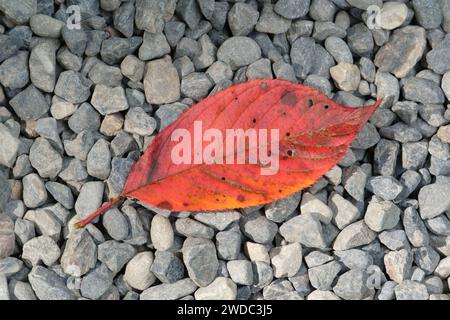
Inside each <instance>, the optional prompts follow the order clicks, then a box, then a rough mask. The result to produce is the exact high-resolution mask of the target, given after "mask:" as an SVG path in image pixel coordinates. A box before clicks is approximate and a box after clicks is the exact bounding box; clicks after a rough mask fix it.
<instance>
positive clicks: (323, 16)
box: [309, 0, 337, 23]
mask: <svg viewBox="0 0 450 320" xmlns="http://www.w3.org/2000/svg"><path fill="white" fill-rule="evenodd" d="M336 9H337V8H336V6H335V5H334V3H333V2H332V1H330V0H312V1H311V6H310V8H309V16H310V17H311V18H312V19H314V20H315V21H316V23H317V22H319V23H320V22H321V21H333V19H334V15H335V13H336Z"/></svg>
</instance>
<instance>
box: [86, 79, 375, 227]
mask: <svg viewBox="0 0 450 320" xmlns="http://www.w3.org/2000/svg"><path fill="white" fill-rule="evenodd" d="M380 102H381V101H377V103H375V104H374V105H372V106H368V107H358V108H350V107H345V106H343V105H340V104H338V103H336V102H334V101H333V100H330V99H329V98H328V97H326V96H325V95H324V94H322V93H320V92H319V91H317V90H315V89H312V88H310V87H307V86H303V85H299V84H294V83H291V82H288V81H282V80H269V79H260V80H254V81H250V82H247V83H243V84H238V85H235V86H232V87H230V88H227V89H225V90H223V91H221V92H220V93H218V94H215V95H213V96H211V97H208V98H206V99H204V100H202V101H201V102H199V103H198V104H196V105H195V106H193V107H191V108H190V109H189V110H188V111H186V112H185V113H184V114H183V115H181V116H180V117H179V119H178V120H177V121H175V122H174V123H172V124H171V125H170V126H168V127H167V128H165V129H164V130H162V131H161V132H160V133H159V134H158V135H157V136H156V137H155V139H154V140H153V142H152V144H151V145H150V146H149V147H148V149H147V150H146V151H145V153H144V154H143V155H142V157H141V158H140V159H139V160H138V161H137V162H136V164H135V165H134V166H133V168H132V169H131V172H130V174H129V175H128V180H127V182H126V185H125V187H124V190H123V192H122V194H121V198H126V197H132V198H135V199H138V200H140V201H142V202H145V203H148V204H150V205H153V206H156V207H159V208H162V209H168V210H172V211H210V210H224V209H234V208H242V207H248V206H255V205H259V204H264V203H268V202H271V201H274V200H277V199H280V198H283V197H286V196H288V195H290V194H292V193H294V192H296V191H298V190H301V189H303V188H306V187H308V186H310V185H311V184H313V183H314V182H315V181H316V180H317V179H318V178H320V177H321V176H322V175H323V174H325V173H326V172H327V171H328V170H329V169H331V168H332V167H333V166H334V165H335V164H336V163H337V162H338V161H339V160H340V159H341V158H342V157H344V155H345V154H346V152H347V149H348V148H349V145H350V143H351V142H352V141H353V139H354V138H355V137H356V134H357V133H358V132H359V130H360V129H361V128H362V127H363V126H364V124H365V122H366V121H367V120H368V118H369V117H370V115H371V114H372V113H373V112H374V111H375V109H376V108H377V107H378V106H379V104H380ZM195 121H201V123H202V127H203V128H202V131H201V132H202V133H204V132H205V131H206V129H209V128H215V129H219V130H220V133H221V134H222V135H223V137H225V136H226V133H227V131H226V129H243V130H247V129H249V128H254V129H279V171H278V172H277V173H275V174H273V175H262V174H261V172H262V170H264V167H267V166H268V164H262V163H261V161H259V162H258V163H253V164H250V163H248V158H246V159H247V163H246V164H226V163H225V162H226V161H225V159H226V152H224V155H223V157H220V159H223V162H224V163H223V164H220V163H217V162H216V163H215V164H205V163H202V164H193V163H192V164H174V162H173V161H172V158H171V154H172V150H173V148H174V147H175V146H177V145H178V144H179V141H172V140H173V139H171V137H172V134H173V133H174V131H175V130H176V129H186V130H187V131H186V132H189V133H190V134H191V136H195V132H194V123H195ZM259 132H260V131H259ZM269 132H270V131H269ZM224 141H225V138H224ZM265 141H267V140H265ZM209 144H210V142H205V141H203V142H202V144H201V147H202V148H203V149H205V148H206V147H207V146H208V145H209ZM272 145H274V146H275V144H272V142H270V141H269V142H268V143H267V148H268V150H270V148H271V147H272ZM199 146H200V145H199ZM224 148H225V146H224ZM255 148H256V149H258V150H256V149H255ZM260 148H261V145H257V146H256V147H255V146H250V147H249V148H247V149H246V150H245V152H246V153H248V154H249V153H250V152H254V151H259V149H260ZM193 153H194V152H193ZM236 153H238V149H237V146H235V147H234V148H233V150H232V152H231V153H228V155H230V154H232V155H233V156H235V154H236ZM240 154H242V153H240ZM189 159H190V160H193V159H194V154H191V156H190V157H189ZM259 160H261V159H259ZM191 162H193V161H191ZM218 162H220V161H218ZM119 201H120V199H114V200H112V202H111V203H108V204H106V205H105V206H103V207H102V208H100V209H99V210H98V211H97V212H95V213H94V214H93V215H92V216H91V217H89V218H88V219H86V220H84V221H82V222H81V223H79V226H84V225H86V224H87V223H89V222H90V221H92V220H93V219H94V218H95V217H97V216H98V215H100V214H101V213H102V212H103V211H105V210H106V209H107V208H109V207H110V206H112V205H115V204H117V203H118V202H119Z"/></svg>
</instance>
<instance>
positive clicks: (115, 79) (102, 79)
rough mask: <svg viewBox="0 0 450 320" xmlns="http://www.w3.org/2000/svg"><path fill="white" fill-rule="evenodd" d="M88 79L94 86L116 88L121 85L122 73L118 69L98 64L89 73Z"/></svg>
mask: <svg viewBox="0 0 450 320" xmlns="http://www.w3.org/2000/svg"><path fill="white" fill-rule="evenodd" d="M89 79H91V80H92V82H93V83H94V84H96V85H98V84H103V85H105V86H108V87H117V86H120V84H121V83H122V73H121V71H120V69H119V68H118V67H111V66H108V65H107V64H105V63H102V62H98V63H96V64H94V66H93V67H92V68H91V70H90V71H89Z"/></svg>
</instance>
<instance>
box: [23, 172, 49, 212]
mask: <svg viewBox="0 0 450 320" xmlns="http://www.w3.org/2000/svg"><path fill="white" fill-rule="evenodd" d="M22 184H23V202H24V204H25V205H26V206H27V207H28V208H37V207H40V206H41V205H43V204H44V203H45V202H46V201H47V190H46V189H45V185H44V182H43V181H42V179H41V178H40V177H39V176H38V175H37V174H36V173H31V174H29V175H26V176H25V177H23V180H22Z"/></svg>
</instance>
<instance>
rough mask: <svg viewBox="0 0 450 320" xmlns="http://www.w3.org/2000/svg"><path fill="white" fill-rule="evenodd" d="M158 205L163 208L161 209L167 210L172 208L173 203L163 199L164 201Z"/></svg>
mask: <svg viewBox="0 0 450 320" xmlns="http://www.w3.org/2000/svg"><path fill="white" fill-rule="evenodd" d="M157 207H158V208H161V209H165V210H171V209H172V205H171V204H170V202H168V201H163V202H160V203H158V205H157Z"/></svg>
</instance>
